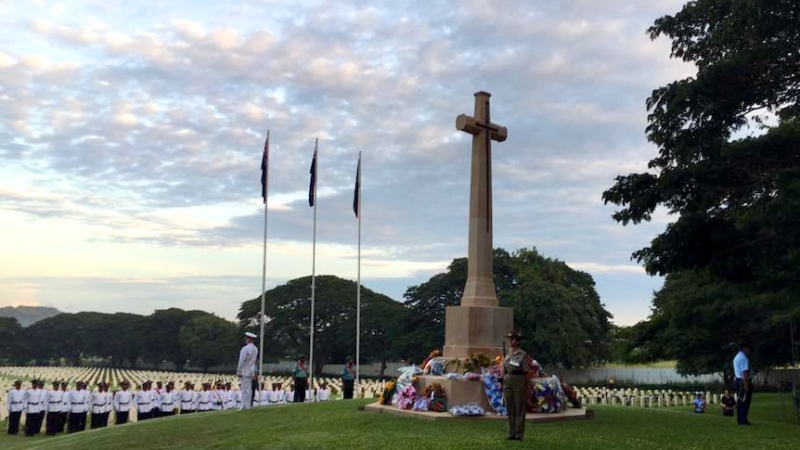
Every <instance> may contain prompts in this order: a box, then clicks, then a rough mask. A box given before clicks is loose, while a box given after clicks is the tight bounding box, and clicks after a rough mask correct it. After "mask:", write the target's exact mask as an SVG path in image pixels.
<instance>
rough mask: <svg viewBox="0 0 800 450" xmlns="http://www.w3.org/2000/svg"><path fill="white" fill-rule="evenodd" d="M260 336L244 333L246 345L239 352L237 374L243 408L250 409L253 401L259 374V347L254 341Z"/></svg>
mask: <svg viewBox="0 0 800 450" xmlns="http://www.w3.org/2000/svg"><path fill="white" fill-rule="evenodd" d="M257 337H258V336H256V335H255V333H251V332H249V331H248V332H247V333H245V334H244V342H245V345H244V347H242V350H241V351H240V352H239V365H238V366H237V368H236V375H238V376H239V381H240V384H239V386H241V388H242V409H250V408H251V407H252V404H253V403H252V402H253V380H254V379H255V378H256V377H257V376H258V374H257V373H256V370H255V368H256V361H258V349H257V348H256V346H255V345H254V344H253V341H254V340H255V339H256V338H257Z"/></svg>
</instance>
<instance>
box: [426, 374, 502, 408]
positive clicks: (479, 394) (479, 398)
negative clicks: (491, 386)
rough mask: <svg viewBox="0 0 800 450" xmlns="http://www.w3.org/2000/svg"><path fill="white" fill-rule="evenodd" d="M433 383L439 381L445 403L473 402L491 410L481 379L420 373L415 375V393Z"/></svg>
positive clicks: (465, 403)
mask: <svg viewBox="0 0 800 450" xmlns="http://www.w3.org/2000/svg"><path fill="white" fill-rule="evenodd" d="M433 383H439V384H440V385H442V388H443V389H444V394H445V395H446V396H447V405H448V408H449V407H450V406H455V405H467V404H469V403H475V404H477V405H478V406H480V407H481V408H483V410H484V411H493V410H492V407H491V406H490V405H489V399H488V398H487V397H486V391H485V389H484V387H483V381H481V380H474V381H473V380H450V379H448V378H447V377H442V376H436V375H420V376H418V377H417V382H416V384H415V385H416V387H417V394H418V395H422V393H423V392H425V388H426V387H428V386H430V385H432V384H433Z"/></svg>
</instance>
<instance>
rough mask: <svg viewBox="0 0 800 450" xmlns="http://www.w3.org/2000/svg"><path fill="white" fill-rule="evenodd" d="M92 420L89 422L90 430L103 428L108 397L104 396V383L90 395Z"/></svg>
mask: <svg viewBox="0 0 800 450" xmlns="http://www.w3.org/2000/svg"><path fill="white" fill-rule="evenodd" d="M89 403H90V404H91V411H92V418H91V419H90V420H89V428H90V429H92V430H94V429H95V428H100V427H102V426H103V413H104V412H105V410H106V396H105V395H104V394H103V383H100V384H98V385H97V390H96V391H94V392H92V393H91V394H89Z"/></svg>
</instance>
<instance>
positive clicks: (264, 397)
mask: <svg viewBox="0 0 800 450" xmlns="http://www.w3.org/2000/svg"><path fill="white" fill-rule="evenodd" d="M260 394H261V402H260V403H259V404H260V405H261V406H267V405H269V389H267V385H266V383H261V392H260Z"/></svg>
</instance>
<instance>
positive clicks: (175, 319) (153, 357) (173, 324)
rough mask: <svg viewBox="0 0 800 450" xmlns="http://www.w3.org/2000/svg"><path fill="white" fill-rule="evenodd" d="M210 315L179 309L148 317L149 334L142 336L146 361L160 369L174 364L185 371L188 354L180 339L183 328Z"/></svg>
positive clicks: (158, 311) (156, 312)
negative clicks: (201, 317) (167, 363)
mask: <svg viewBox="0 0 800 450" xmlns="http://www.w3.org/2000/svg"><path fill="white" fill-rule="evenodd" d="M204 315H210V314H209V313H207V312H204V311H184V310H182V309H178V308H169V309H158V310H156V311H155V312H154V313H153V314H151V315H150V316H148V317H147V319H146V320H147V327H148V329H149V332H148V333H147V334H146V335H144V336H142V340H143V342H142V352H143V356H144V358H145V359H147V360H148V361H150V362H152V363H153V364H155V365H156V367H158V365H159V364H161V363H163V362H168V361H169V362H172V363H174V364H175V366H176V368H177V370H178V371H180V370H182V369H183V365H184V363H185V362H186V359H187V358H186V354H185V353H184V351H183V346H182V345H181V342H180V339H179V333H180V330H181V328H182V327H183V326H184V325H185V324H186V323H187V322H188V321H190V320H192V319H193V318H195V317H199V316H204Z"/></svg>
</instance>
